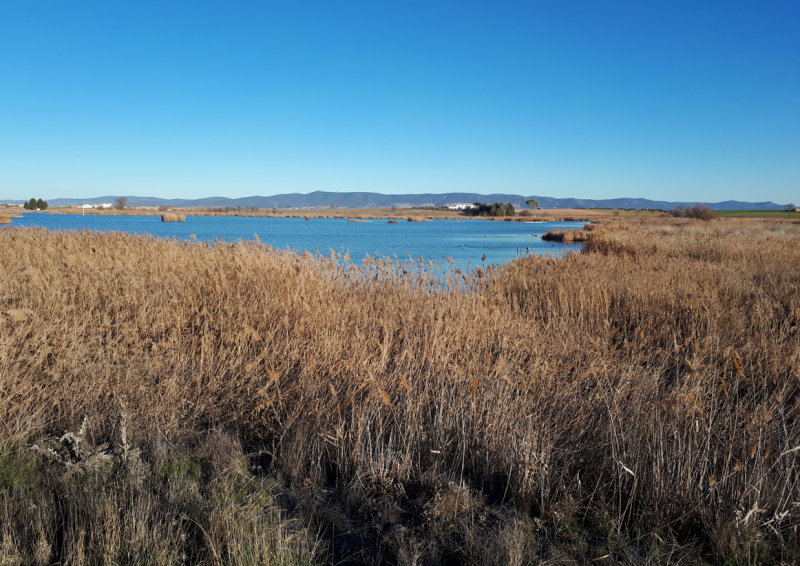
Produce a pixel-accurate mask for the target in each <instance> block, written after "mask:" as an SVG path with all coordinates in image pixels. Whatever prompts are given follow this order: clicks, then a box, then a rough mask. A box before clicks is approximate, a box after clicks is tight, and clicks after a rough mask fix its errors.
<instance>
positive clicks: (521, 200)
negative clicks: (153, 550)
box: [7, 191, 783, 210]
mask: <svg viewBox="0 0 800 566" xmlns="http://www.w3.org/2000/svg"><path fill="white" fill-rule="evenodd" d="M117 198H118V196H103V197H96V198H85V199H81V198H56V199H51V200H49V201H48V204H49V205H50V206H69V205H70V204H80V203H88V204H97V203H101V202H114V200H115V199H117ZM125 198H126V199H128V205H129V206H162V205H163V206H176V207H233V208H235V207H238V206H241V207H252V206H255V207H258V208H273V207H278V208H325V207H329V206H335V207H338V208H389V207H392V206H396V207H398V208H410V207H414V206H438V205H444V204H447V203H453V202H484V203H492V202H510V203H511V204H513V205H514V206H516V207H517V208H525V207H526V205H525V201H526V200H529V199H534V200H536V201H538V202H539V207H540V208H635V209H643V208H661V209H664V210H671V209H673V208H675V207H677V206H684V207H685V206H694V205H696V204H705V205H708V206H709V207H710V208H712V209H714V210H780V209H782V208H783V205H780V204H776V203H774V202H769V201H767V202H742V201H737V200H726V201H723V202H700V201H683V202H672V201H662V200H649V199H644V198H614V199H576V198H554V197H546V196H536V195H533V196H522V195H511V194H502V193H497V194H489V195H483V194H478V193H423V194H396V195H386V194H381V193H366V192H352V193H333V192H325V191H315V192H313V193H307V194H302V193H287V194H280V195H273V196H252V197H243V198H235V199H231V198H227V197H208V198H201V199H160V198H154V197H137V196H126V197H125ZM7 202H13V203H22V202H24V201H21V200H20V201H7Z"/></svg>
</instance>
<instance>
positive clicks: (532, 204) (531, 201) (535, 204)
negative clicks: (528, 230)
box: [525, 199, 539, 210]
mask: <svg viewBox="0 0 800 566" xmlns="http://www.w3.org/2000/svg"><path fill="white" fill-rule="evenodd" d="M525 204H527V205H528V208H530V209H531V210H533V209H534V208H536V207H538V206H539V201H538V200H534V199H529V200H526V201H525Z"/></svg>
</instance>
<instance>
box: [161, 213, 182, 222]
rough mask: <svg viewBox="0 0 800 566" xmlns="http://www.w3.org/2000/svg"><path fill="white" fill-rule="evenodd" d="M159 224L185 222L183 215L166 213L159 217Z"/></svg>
mask: <svg viewBox="0 0 800 566" xmlns="http://www.w3.org/2000/svg"><path fill="white" fill-rule="evenodd" d="M161 222H186V217H185V216H184V215H183V214H172V213H169V212H168V213H166V214H162V215H161Z"/></svg>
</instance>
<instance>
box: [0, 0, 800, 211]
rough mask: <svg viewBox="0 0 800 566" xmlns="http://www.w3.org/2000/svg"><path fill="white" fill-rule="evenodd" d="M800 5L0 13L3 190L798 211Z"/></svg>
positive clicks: (62, 8)
mask: <svg viewBox="0 0 800 566" xmlns="http://www.w3.org/2000/svg"><path fill="white" fill-rule="evenodd" d="M798 30H800V2H798V1H796V0H792V1H782V2H777V1H768V0H767V1H752V2H741V1H737V0H726V1H724V2H723V1H714V2H702V1H696V0H695V1H683V0H670V1H663V2H651V1H649V0H648V1H643V0H635V1H614V0H608V1H603V2H597V1H594V0H586V1H571V0H554V1H552V2H537V1H533V0H529V1H521V2H500V1H485V2H474V1H470V0H459V1H453V2H444V1H442V2H438V1H433V0H392V1H382V0H370V1H363V2H349V1H336V0H325V1H320V2H300V1H298V2H288V1H283V2H248V3H242V2H213V3H212V2H202V1H192V2H173V1H170V2H166V1H159V2H150V1H143V0H136V1H132V2H114V1H109V0H103V1H101V2H81V1H79V0H77V1H71V2H67V1H64V0H3V2H1V3H0V79H1V82H0V200H2V199H12V198H16V199H22V198H29V197H30V196H37V197H43V198H55V197H59V196H75V197H92V196H100V195H107V194H116V195H121V194H128V195H142V196H160V197H165V198H170V197H184V198H194V197H205V196H214V195H220V196H229V197H240V196H248V195H254V194H261V195H270V194H276V193H282V192H309V191H314V190H330V191H377V192H385V193H386V192H410V193H419V192H451V191H474V192H479V193H490V192H508V193H517V194H523V195H546V196H557V197H567V196H573V197H583V198H612V197H621V196H641V197H647V198H654V199H669V200H706V201H718V200H726V199H740V200H750V201H761V200H773V201H775V202H778V203H786V202H797V201H800V32H798Z"/></svg>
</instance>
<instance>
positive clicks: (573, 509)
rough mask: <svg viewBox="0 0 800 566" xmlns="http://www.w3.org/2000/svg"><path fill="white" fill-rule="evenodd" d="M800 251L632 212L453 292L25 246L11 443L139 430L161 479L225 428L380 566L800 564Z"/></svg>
mask: <svg viewBox="0 0 800 566" xmlns="http://www.w3.org/2000/svg"><path fill="white" fill-rule="evenodd" d="M798 244H800V225H795V224H790V223H770V224H764V223H760V222H752V221H751V222H747V221H735V222H728V221H725V222H722V221H717V222H711V223H700V222H697V221H679V220H661V221H658V220H651V221H648V222H646V223H635V222H628V223H625V224H618V225H614V226H601V227H597V228H595V229H594V230H593V231H592V238H591V240H590V242H589V243H588V244H587V247H586V251H585V253H581V254H574V255H571V256H568V257H566V258H562V259H558V260H552V259H537V258H527V259H522V260H517V261H515V262H513V263H512V264H510V265H508V266H506V267H505V268H503V269H501V270H499V271H498V272H496V273H493V274H490V276H489V277H488V278H487V277H484V276H483V273H480V274H476V275H475V276H474V278H475V279H474V280H470V282H469V284H466V285H464V286H459V287H457V288H456V287H455V286H454V287H452V288H451V289H450V290H443V289H442V288H440V287H436V286H432V285H428V284H427V280H426V277H425V275H415V276H414V278H413V279H412V277H411V275H409V274H406V275H404V274H403V271H404V268H403V267H402V266H397V265H395V264H392V263H390V262H384V261H382V260H370V261H369V262H368V265H366V266H363V267H357V266H346V265H342V264H341V263H340V262H338V261H331V260H326V259H319V258H314V257H311V256H310V255H308V254H306V255H302V256H298V255H292V254H288V253H286V252H279V251H276V250H273V249H271V248H269V247H268V246H266V245H262V244H260V243H257V242H256V243H245V242H240V243H238V244H232V245H228V244H217V245H205V244H197V243H179V242H174V241H165V240H158V239H154V238H149V237H133V236H129V235H122V234H112V233H106V234H93V233H54V232H48V231H44V230H30V229H4V230H2V231H0V317H2V322H0V426H2V431H1V432H0V435H2V437H3V438H4V439H5V444H4V445H5V446H6V448H5V450H6V452H7V453H15V454H17V453H20V451H21V450H24V449H25V448H24V447H26V446H29V445H31V444H32V443H34V442H41V440H42V439H45V438H53V437H59V436H60V435H61V434H63V433H64V432H65V431H74V430H77V429H78V428H79V426H80V425H81V423H82V422H84V419H86V423H87V430H86V432H85V434H86V436H87V438H89V437H90V438H92V442H93V443H94V444H95V445H97V444H99V443H108V445H109V446H117V447H118V446H119V445H120V442H121V440H120V435H119V433H120V430H119V429H120V419H121V415H122V414H124V415H125V422H126V438H127V440H126V442H129V443H130V444H131V445H135V446H137V447H139V449H140V450H141V454H142V459H143V461H144V462H145V463H147V465H149V466H150V467H151V468H152V469H157V468H158V466H161V465H164V464H163V461H172V460H170V458H172V457H169V458H168V457H165V456H163V454H164V450H165V449H164V446H165V445H166V446H172V447H175V446H177V447H180V450H179V452H180V453H181V454H188V455H189V456H188V457H190V458H191V457H192V456H191V455H193V454H195V452H196V450H197V448H196V447H198V446H202V445H203V443H204V442H207V440H206V438H207V436H208V435H209V434H210V433H211V432H213V433H214V434H217V433H216V432H214V431H223V433H224V434H225V435H228V436H229V437H232V438H234V439H235V442H237V443H241V445H242V446H243V449H242V450H243V452H244V453H245V454H249V455H250V456H251V459H252V460H253V461H254V462H257V463H258V465H259V466H260V467H261V472H263V473H267V474H271V475H274V476H275V477H276V478H278V479H279V480H280V481H282V482H285V484H284V485H286V486H287V489H289V490H290V491H292V492H293V493H296V494H307V496H308V497H309V499H308V503H307V504H298V506H297V512H299V513H305V515H304V516H305V517H311V518H312V519H310V520H312V521H313V522H314V525H316V528H317V530H318V532H319V533H320V534H321V535H322V536H323V538H325V539H326V540H328V541H329V542H328V544H329V546H328V547H326V548H327V552H328V553H329V554H328V556H330V557H333V558H331V560H333V559H340V558H342V556H344V555H345V554H346V551H345V550H342V547H341V546H337V545H338V544H339V543H341V544H344V542H341V541H343V540H345V539H346V540H350V539H349V538H346V537H350V536H351V535H352V536H355V535H353V533H352V531H353V530H355V529H356V527H354V526H353V525H354V524H355V523H357V521H354V520H351V519H352V518H353V516H357V517H359V518H361V519H363V518H364V517H366V518H367V519H368V521H366V522H367V523H370V524H371V526H362V527H360V531H358V536H359V537H360V538H359V540H360V541H361V542H360V550H359V552H360V554H358V555H357V556H358V560H359V561H373V562H376V561H382V560H389V561H397V562H403V561H413V560H416V561H418V562H420V563H435V562H436V561H438V560H444V559H448V560H455V561H461V562H475V561H480V562H492V561H493V560H494V561H497V563H503V562H511V561H517V562H518V563H521V562H526V561H534V560H542V559H552V560H558V559H561V558H564V556H562V555H559V554H558V552H565V553H567V555H568V556H569V557H570V558H571V559H576V560H586V559H591V558H598V557H599V556H600V555H603V554H608V555H609V556H612V557H614V558H615V559H616V560H621V561H625V560H626V559H631V560H632V559H633V557H632V556H631V555H630V553H631V552H643V553H645V554H646V555H647V556H650V557H662V558H663V557H664V556H671V555H672V554H670V553H673V554H674V552H675V549H683V551H685V552H687V553H689V552H695V553H696V555H697V556H700V557H701V558H706V559H709V558H713V559H715V560H716V559H733V560H737V561H744V562H747V561H752V562H757V561H765V560H766V561H769V560H786V561H790V560H792V559H796V558H797V556H798V555H797V547H798V540H797V532H796V529H797V526H798V513H800V510H799V507H800V506H799V505H798V503H799V502H800V487H799V486H798V479H799V478H798V473H797V471H798V468H797V458H798V457H800V430H798V424H797V418H798V416H799V415H800V413H798V411H800V406H798V384H799V383H800V337H799V335H798V330H797V328H798V320H800V276H798V270H797V266H799V265H800V245H798ZM479 275H480V276H481V278H480V279H478V277H479ZM210 431H211V432H210ZM165 459H166V460H165ZM173 459H174V458H173ZM252 473H255V472H254V468H253V467H251V468H250V469H249V471H248V472H247V473H246V474H245V475H247V474H252ZM257 475H258V474H256V476H254V477H257ZM12 483H13V482H12ZM148 493H156V495H155V496H154V497H163V494H161V495H159V492H148ZM326 494H327V495H326ZM7 497H9V496H7ZM320 498H322V499H320ZM320 501H322V503H320ZM304 505H305V506H304ZM326 506H327V508H328V510H329V513H327V514H325V513H323V512H322V511H321V510H320V509H324V508H326ZM503 510H505V511H503ZM231 512H233V511H231ZM237 512H238V511H237ZM337 513H339V514H345V515H347V513H350V514H351V516H350V517H349V518H348V517H347V516H345V517H340V516H334V515H336V514H337ZM509 513H510V514H509ZM201 516H202V517H206V519H207V515H202V514H201ZM197 522H199V523H202V521H201V520H200V519H197ZM203 524H204V525H206V526H204V527H203V528H204V529H205V530H206V531H208V528H209V527H208V525H209V524H210V523H203ZM342 525H348V526H347V527H346V529H350V531H347V532H346V533H345V535H342V534H341V529H342V528H343V527H342ZM432 525H433V526H432ZM337 529H338V530H337ZM346 529H345V530H346ZM199 530H201V529H198V531H199ZM334 531H335V532H334ZM161 532H162V535H160V536H162V537H163V538H164V540H165V541H166V542H164V544H166V545H167V547H170V548H172V547H171V546H170V543H169V541H170V540H172V539H171V538H170V537H172V536H173V535H172V534H170V533H171V531H169V530H166V531H164V530H162V531H161ZM336 533H339V534H338V535H337V534H336ZM452 533H456V534H455V535H454V534H452ZM337 536H338V538H337ZM342 537H345V538H342ZM6 538H7V539H8V540H15V539H14V538H13V537H12V536H11V535H8V537H6ZM35 538H36V537H33V535H30V536H28V539H30V541H33V542H29V543H27V544H28V547H30V548H29V549H28V551H26V552H29V553H34V551H35V546H36V544H40V543H37V542H35V540H34V539H35ZM40 538H41V540H43V541H45V542H44V543H41V544H42V545H49V546H48V548H50V550H51V555H55V554H57V553H56V552H55V550H53V548H54V544H55V543H53V542H52V540H51V539H50V538H48V536H46V533H45V535H43V536H42V537H40ZM201 538H202V537H201ZM28 539H26V540H28ZM211 539H213V537H209V539H208V540H211ZM203 540H205V539H203ZM336 541H339V542H336ZM490 541H491V544H490ZM581 541H582V542H581ZM610 541H611V542H610ZM613 541H616V543H614V542H613ZM204 544H205V543H204ZM242 544H244V545H245V546H246V544H247V542H246V541H245V542H243V543H242ZM308 544H312V545H313V543H311V542H310V543H308ZM348 544H351V546H352V545H353V544H356V543H352V542H351V543H348ZM614 545H616V546H614ZM201 546H202V547H203V548H204V549H205V550H204V552H206V554H207V555H208V556H211V557H212V558H213V557H214V555H215V554H214V552H212V550H210V548H212V547H213V545H212V546H209V545H208V544H205V546H203V545H201ZM356 546H358V545H356ZM28 547H26V548H28ZM43 548H44V547H43ZM30 549H33V550H30ZM559 549H560V550H559ZM643 549H644V550H643ZM664 549H666V550H664ZM687 549H691V550H687ZM42 552H44V551H42ZM215 552H216V551H215ZM347 552H350V551H347ZM662 552H663V554H660V553H662ZM595 554H596V555H595ZM31 555H33V554H31ZM559 557H560V558H559ZM731 557H732V558H731ZM220 560H221V561H223V562H224V560H222V559H220ZM654 560H655V558H654Z"/></svg>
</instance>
